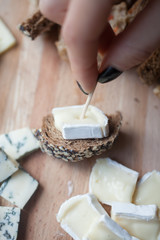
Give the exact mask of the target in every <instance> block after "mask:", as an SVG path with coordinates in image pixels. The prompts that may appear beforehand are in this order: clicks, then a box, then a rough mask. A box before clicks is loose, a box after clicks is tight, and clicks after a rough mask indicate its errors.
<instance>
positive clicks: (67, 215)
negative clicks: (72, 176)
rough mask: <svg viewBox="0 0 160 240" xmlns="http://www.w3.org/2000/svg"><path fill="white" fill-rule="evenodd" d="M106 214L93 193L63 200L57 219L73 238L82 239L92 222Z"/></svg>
mask: <svg viewBox="0 0 160 240" xmlns="http://www.w3.org/2000/svg"><path fill="white" fill-rule="evenodd" d="M106 214H107V213H106V211H105V210H104V209H103V208H102V206H101V205H100V203H99V202H98V201H97V199H96V197H95V196H94V195H91V194H84V195H78V196H75V197H72V198H70V199H69V200H67V201H65V202H64V203H63V204H62V205H61V207H60V209H59V212H58V214H57V221H58V222H60V224H61V227H62V228H63V229H64V230H65V231H66V232H67V233H68V234H69V235H70V236H71V237H72V238H73V239H75V240H82V238H83V236H84V235H85V234H86V232H87V231H88V229H89V228H90V227H91V226H92V224H93V223H94V222H95V221H96V220H98V219H99V218H100V217H101V215H106Z"/></svg>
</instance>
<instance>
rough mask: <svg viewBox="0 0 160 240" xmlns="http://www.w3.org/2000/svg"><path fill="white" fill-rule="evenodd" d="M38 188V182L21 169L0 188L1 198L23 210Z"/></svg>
mask: <svg viewBox="0 0 160 240" xmlns="http://www.w3.org/2000/svg"><path fill="white" fill-rule="evenodd" d="M37 187H38V182H37V180H35V179H34V178H33V177H32V176H30V175H29V174H28V173H27V172H26V171H24V170H23V169H19V170H18V171H17V172H16V173H14V174H13V175H12V176H11V177H9V178H8V179H7V180H6V181H4V182H3V184H2V185H1V187H0V196H1V197H3V198H4V199H6V200H7V201H9V202H11V203H12V204H14V205H16V206H18V207H19V208H23V207H24V206H25V204H26V203H27V202H28V200H29V199H30V198H31V196H32V195H33V193H34V192H35V190H36V189H37Z"/></svg>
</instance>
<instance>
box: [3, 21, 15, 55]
mask: <svg viewBox="0 0 160 240" xmlns="http://www.w3.org/2000/svg"><path fill="white" fill-rule="evenodd" d="M15 44H16V39H15V37H14V36H13V34H12V33H11V32H10V30H9V29H8V27H7V26H6V25H5V24H4V22H3V21H2V19H0V54H1V53H3V52H5V51H7V50H8V49H9V48H11V47H13V46H14V45H15Z"/></svg>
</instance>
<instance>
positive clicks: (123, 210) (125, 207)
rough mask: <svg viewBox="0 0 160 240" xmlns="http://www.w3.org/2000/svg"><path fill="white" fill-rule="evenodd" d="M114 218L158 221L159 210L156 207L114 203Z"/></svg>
mask: <svg viewBox="0 0 160 240" xmlns="http://www.w3.org/2000/svg"><path fill="white" fill-rule="evenodd" d="M111 213H112V216H118V215H119V216H123V217H126V218H133V219H142V220H145V221H150V220H158V214H157V213H158V208H157V206H156V205H135V204H132V203H119V202H117V203H113V204H112V211H111Z"/></svg>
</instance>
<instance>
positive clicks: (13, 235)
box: [0, 207, 20, 240]
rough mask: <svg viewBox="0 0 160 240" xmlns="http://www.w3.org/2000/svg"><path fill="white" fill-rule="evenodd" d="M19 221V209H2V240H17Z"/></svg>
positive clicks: (0, 230) (0, 213) (0, 239)
mask: <svg viewBox="0 0 160 240" xmlns="http://www.w3.org/2000/svg"><path fill="white" fill-rule="evenodd" d="M19 221H20V209H19V208H17V207H0V240H16V239H17V234H18V225H19Z"/></svg>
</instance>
